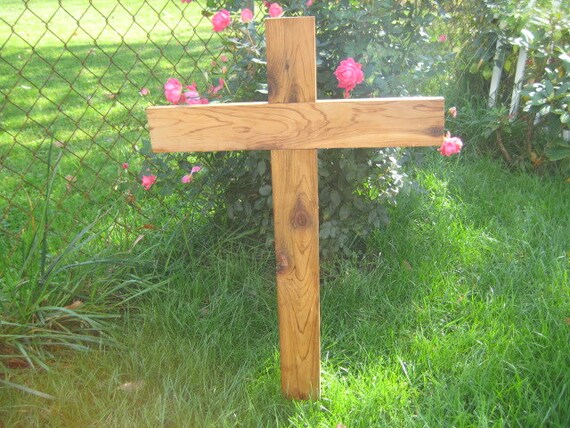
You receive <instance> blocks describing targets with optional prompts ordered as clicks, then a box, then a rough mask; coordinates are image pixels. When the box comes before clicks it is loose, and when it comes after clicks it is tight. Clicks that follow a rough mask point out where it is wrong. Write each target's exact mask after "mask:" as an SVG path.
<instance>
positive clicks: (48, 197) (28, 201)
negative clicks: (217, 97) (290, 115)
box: [0, 0, 231, 272]
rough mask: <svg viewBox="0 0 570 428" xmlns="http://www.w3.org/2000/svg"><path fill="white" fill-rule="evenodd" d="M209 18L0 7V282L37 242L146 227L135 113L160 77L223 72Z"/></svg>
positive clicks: (113, 5) (199, 13)
mask: <svg viewBox="0 0 570 428" xmlns="http://www.w3.org/2000/svg"><path fill="white" fill-rule="evenodd" d="M210 6H212V5H210ZM213 11H215V9H212V8H208V5H207V4H206V3H205V2H201V1H198V0H196V1H193V2H190V3H187V2H182V1H180V0H152V1H150V0H149V1H146V0H119V1H111V0H89V1H87V0H59V1H55V0H49V1H33V0H28V1H21V0H3V2H2V7H1V8H0V182H1V183H2V185H1V186H0V252H1V253H2V255H3V258H5V260H6V261H7V262H6V263H5V264H4V263H1V264H0V272H1V270H5V269H8V268H10V267H15V266H17V265H18V264H19V263H21V262H22V260H21V258H22V256H21V254H22V253H25V251H26V250H25V247H26V245H30V242H31V241H32V240H33V239H32V238H33V237H36V236H37V235H38V233H40V234H41V233H44V232H48V233H49V236H50V241H49V251H50V253H57V252H58V251H61V249H62V248H63V247H64V246H65V245H67V244H69V242H70V241H71V240H72V239H73V237H74V236H75V235H76V234H77V233H79V232H80V231H81V230H83V229H84V228H85V227H87V226H88V225H90V224H92V223H93V222H94V220H95V219H99V221H101V223H102V224H103V225H104V228H105V229H106V231H107V232H109V233H107V234H106V236H107V237H109V236H113V237H114V238H113V239H117V238H118V239H123V238H127V239H128V240H130V239H131V238H132V236H133V235H134V236H136V234H138V233H140V232H139V230H140V229H141V228H148V227H150V225H149V223H150V222H151V220H152V219H151V218H150V215H149V213H150V212H151V211H152V208H148V207H147V205H150V206H151V207H152V201H149V199H151V198H149V196H150V193H151V192H146V193H144V190H142V188H141V184H140V175H141V170H140V168H141V165H142V160H143V159H142V156H141V155H140V153H139V150H140V145H141V141H142V140H143V139H145V138H148V137H147V135H148V130H147V129H146V115H145V108H146V107H147V106H149V105H157V104H164V103H165V101H164V96H163V93H162V87H163V85H164V82H165V81H166V80H167V79H168V78H170V77H176V78H178V79H180V80H181V81H182V82H192V81H193V80H199V79H201V80H202V81H203V80H204V77H205V76H206V78H211V79H212V82H215V81H216V80H217V79H215V77H216V76H217V75H218V74H219V73H220V68H222V67H225V68H227V67H228V66H230V65H231V58H230V59H229V60H228V59H227V58H226V54H225V52H224V49H223V39H222V37H223V36H224V34H223V33H216V32H213V31H212V25H211V23H210V16H211V14H212V12H213ZM224 61H229V62H230V63H225V64H224ZM141 193H143V194H144V197H145V204H144V207H143V204H139V203H138V201H137V195H140V194H141ZM162 203H163V201H158V200H157V201H155V204H162ZM47 214H49V215H47ZM40 229H41V230H40Z"/></svg>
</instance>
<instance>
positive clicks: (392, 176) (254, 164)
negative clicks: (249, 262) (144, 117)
mask: <svg viewBox="0 0 570 428" xmlns="http://www.w3.org/2000/svg"><path fill="white" fill-rule="evenodd" d="M212 5H213V6H215V7H216V8H217V7H219V5H218V4H215V5H214V4H213V3H212ZM241 6H242V3H241V2H231V1H230V2H227V3H225V7H226V9H221V10H217V11H216V12H215V13H214V14H213V15H212V16H213V17H215V16H218V18H217V19H216V22H218V20H219V22H223V25H221V24H220V25H218V24H213V25H215V26H216V28H221V27H222V26H223V27H224V28H223V30H220V31H221V32H223V35H224V46H223V50H222V51H221V53H219V55H220V56H219V58H218V59H215V60H214V61H213V64H215V67H216V68H217V69H222V68H225V69H226V70H225V71H224V73H223V78H222V77H221V78H222V79H223V81H219V84H218V85H217V86H215V87H214V86H213V84H212V83H211V79H210V80H207V81H206V82H204V83H200V84H193V85H192V86H193V88H192V89H188V87H186V88H187V90H184V89H183V88H181V87H182V83H180V82H179V83H180V85H172V88H171V87H170V86H169V92H168V94H167V91H166V89H167V88H166V86H165V99H166V100H167V101H168V102H172V101H170V100H176V101H175V102H178V103H180V102H188V101H189V100H190V101H197V100H199V99H200V100H201V99H204V98H206V97H205V96H204V95H203V94H204V93H206V92H207V94H208V99H209V100H210V101H212V96H213V95H217V96H218V97H219V98H217V100H215V101H216V102H225V101H252V100H266V96H267V85H266V80H267V78H266V75H265V41H264V37H263V28H262V27H261V26H260V23H259V22H255V20H253V19H250V17H252V15H253V13H251V14H250V11H251V10H250V9H249V8H243V9H242V8H241ZM393 6H394V8H395V10H396V11H399V12H400V15H398V14H397V13H396V14H395V16H396V17H398V19H399V22H401V23H402V24H405V22H406V21H405V19H404V16H406V13H404V12H405V11H406V12H409V11H410V10H413V9H414V7H416V6H412V5H411V3H410V4H407V5H406V6H405V7H404V6H402V5H401V4H400V3H399V2H394V4H393ZM418 7H420V6H418ZM367 8H368V6H364V5H356V6H352V9H351V10H352V12H354V16H353V15H351V16H348V15H346V14H347V13H348V8H347V7H346V6H345V5H344V3H343V2H340V3H335V4H334V5H332V4H329V2H315V3H314V4H313V3H312V2H310V1H290V2H284V3H283V5H281V4H277V3H266V4H265V9H264V10H263V12H265V16H281V15H282V14H285V15H288V14H290V13H291V14H305V13H308V12H309V11H310V12H311V13H315V14H316V15H317V21H318V22H319V26H318V28H319V43H318V46H319V52H318V55H319V62H318V64H319V66H318V70H317V71H318V93H319V98H327V97H335V98H338V97H339V96H343V95H344V96H345V97H348V96H351V95H355V96H372V95H375V96H377V95H383V96H386V95H402V94H403V95H406V94H408V93H409V92H417V91H418V90H419V89H418V88H415V89H412V88H411V89H409V92H408V90H400V88H403V84H402V85H401V84H400V83H396V82H404V81H406V80H409V79H406V78H401V77H398V76H391V75H390V73H391V72H392V71H393V70H391V67H392V68H393V67H394V64H392V62H393V61H395V60H401V61H404V57H406V56H407V55H410V54H412V53H414V52H416V57H415V60H416V61H418V62H419V61H423V59H420V58H419V57H418V56H417V52H418V51H419V49H418V50H416V48H415V47H413V46H414V43H415V42H416V39H415V38H414V37H415V36H414V37H412V36H410V37H409V38H405V37H402V36H401V35H400V36H397V35H394V36H391V35H384V36H383V37H384V38H387V39H389V40H390V43H393V44H394V45H398V43H400V42H399V41H398V40H402V43H407V44H408V48H407V49H406V50H405V52H403V53H402V54H401V55H400V54H399V53H398V52H397V50H396V53H398V55H399V56H398V55H396V56H394V57H393V58H391V59H387V57H386V55H385V54H384V55H381V54H378V53H377V52H375V51H374V52H373V51H372V50H371V47H370V46H368V45H366V44H365V45H363V46H362V49H359V48H357V44H358V43H360V42H362V41H368V42H369V43H370V44H372V43H374V42H375V41H376V40H377V39H376V38H375V37H370V35H369V34H367V36H366V37H360V34H359V31H361V29H360V27H359V26H358V25H359V24H361V22H362V20H363V19H365V18H363V17H365V13H364V11H366V10H367ZM373 9H374V8H373ZM224 10H225V11H228V10H229V11H230V12H229V16H228V14H225V13H224V14H223V15H219V13H220V12H222V11H224ZM331 10H334V14H332V15H331V16H329V14H328V12H330V11H331ZM375 10H376V11H377V12H378V16H376V17H375V18H374V19H375V21H374V22H376V23H378V22H382V23H388V22H391V21H390V20H388V19H385V16H384V12H387V10H384V9H378V8H376V9H375ZM284 11H285V12H284ZM380 12H382V13H380ZM422 13H423V12H422ZM222 18H223V20H222ZM213 20H214V18H212V22H213ZM331 22H334V24H332V25H331ZM341 23H342V25H343V27H342V28H340V27H339V25H340V24H341ZM226 24H227V25H226ZM386 25H388V24H386ZM386 25H385V26H384V27H378V29H379V31H384V32H387V33H389V34H391V32H396V29H394V27H393V25H392V24H390V25H391V26H390V27H388V26H386ZM417 25H418V28H419V26H420V23H418V24H417ZM260 27H261V28H260ZM433 42H434V43H437V36H435V35H434V36H433ZM351 46H352V48H351ZM390 49H392V52H394V51H395V49H394V48H393V47H392V48H390ZM422 54H423V52H422ZM381 60H386V63H387V64H389V65H388V66H384V65H382V66H380V63H381ZM220 61H221V62H222V64H220ZM406 61H407V62H408V63H410V61H411V59H410V58H407V57H406ZM410 68H411V69H413V67H410ZM401 73H403V70H400V74H401ZM417 73H418V74H420V73H419V72H417ZM428 74H429V73H428ZM207 77H208V78H209V77H210V76H207ZM169 81H170V80H169ZM386 82H390V84H389V85H387V84H386ZM171 83H172V82H171ZM206 87H209V88H210V90H208V91H201V92H199V91H198V89H199V88H206ZM339 88H340V89H342V90H343V91H342V92H340V91H339V90H338V89H339ZM388 88H392V90H390V91H389V90H388ZM184 91H185V93H184V96H182V95H179V97H178V98H177V95H178V92H184ZM191 92H192V94H190V93H191ZM171 93H172V94H171ZM186 93H188V95H186ZM442 140H443V136H442ZM456 148H457V146H455V150H456ZM143 152H144V153H146V154H147V155H148V159H149V161H148V162H147V164H146V165H145V167H144V168H146V170H148V171H153V173H154V172H156V174H157V175H158V180H159V183H160V186H155V188H154V189H153V190H154V191H160V192H161V193H163V194H169V193H170V192H171V191H172V190H173V189H175V188H176V186H181V185H184V186H186V189H187V191H188V192H189V197H190V198H196V197H197V196H198V195H201V196H200V197H201V198H202V201H203V205H202V209H203V213H208V214H212V215H213V216H214V221H216V222H217V223H219V224H222V225H225V226H226V227H230V228H239V229H245V230H247V231H248V233H251V234H255V235H256V236H259V237H260V238H262V239H267V242H268V243H271V242H272V233H273V224H272V222H273V218H272V211H271V207H272V198H271V179H270V164H269V156H268V153H267V152H218V153H201V154H169V155H156V154H153V153H151V152H150V146H149V145H148V142H146V143H145V145H144V147H143ZM445 152H446V153H450V150H448V149H447V148H446V149H445ZM402 159H403V152H402V151H401V150H399V149H384V150H323V151H321V152H320V153H319V204H320V222H321V227H320V238H321V245H320V248H321V255H322V256H327V255H333V254H344V255H350V254H351V252H352V251H354V249H355V248H362V247H361V246H362V245H363V244H364V242H365V238H366V237H367V236H368V235H369V234H370V233H371V232H372V231H373V230H375V229H378V228H380V227H382V225H384V224H385V223H386V222H387V221H388V215H387V206H388V205H389V204H391V203H394V202H395V198H396V196H397V194H398V192H399V191H400V190H401V189H402V187H403V185H404V182H405V174H404V173H403V172H402V169H401V164H400V163H401V160H402ZM193 165H194V166H196V165H199V166H200V167H201V168H202V172H200V175H199V179H196V177H195V174H193V173H192V172H190V173H188V171H191V168H192V166H193ZM181 182H182V183H181ZM190 183H191V186H188V184H190Z"/></svg>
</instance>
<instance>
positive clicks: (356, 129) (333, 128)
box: [147, 97, 444, 152]
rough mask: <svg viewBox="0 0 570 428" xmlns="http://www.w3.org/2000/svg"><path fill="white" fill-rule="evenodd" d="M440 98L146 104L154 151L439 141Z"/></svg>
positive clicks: (373, 145)
mask: <svg viewBox="0 0 570 428" xmlns="http://www.w3.org/2000/svg"><path fill="white" fill-rule="evenodd" d="M443 106H444V101H443V98H441V97H417V98H416V97H412V98H375V99H355V100H330V101H316V102H308V103H296V104H292V103H290V104H268V103H233V104H210V105H195V106H157V107H150V108H148V109H147V115H148V122H149V128H150V136H151V140H152V146H153V150H154V151H156V152H210V151H225V150H281V149H333V148H338V149H340V148H345V149H346V148H380V147H404V146H412V147H413V146H439V145H440V144H441V141H442V135H443V110H444V109H443Z"/></svg>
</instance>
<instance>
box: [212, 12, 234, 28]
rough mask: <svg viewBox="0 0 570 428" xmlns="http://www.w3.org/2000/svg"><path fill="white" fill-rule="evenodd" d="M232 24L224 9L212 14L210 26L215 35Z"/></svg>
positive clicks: (228, 14)
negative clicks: (212, 27)
mask: <svg viewBox="0 0 570 428" xmlns="http://www.w3.org/2000/svg"><path fill="white" fill-rule="evenodd" d="M231 22H232V20H231V18H230V13H229V12H228V11H227V10H226V9H222V10H220V11H218V12H216V13H215V14H214V16H213V17H212V25H213V26H214V31H215V32H216V33H218V32H220V31H223V30H225V28H226V27H227V26H228V25H230V24H231Z"/></svg>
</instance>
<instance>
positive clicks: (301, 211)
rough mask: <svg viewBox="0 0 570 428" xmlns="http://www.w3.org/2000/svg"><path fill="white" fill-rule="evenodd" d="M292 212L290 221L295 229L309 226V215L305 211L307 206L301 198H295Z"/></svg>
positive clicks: (310, 222)
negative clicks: (295, 201)
mask: <svg viewBox="0 0 570 428" xmlns="http://www.w3.org/2000/svg"><path fill="white" fill-rule="evenodd" d="M292 214H293V215H292V218H291V223H292V226H293V227H294V228H295V229H306V228H309V227H311V225H312V220H311V215H310V213H309V212H308V211H307V208H306V207H305V204H304V202H303V201H302V200H301V199H298V200H297V203H296V204H295V208H294V209H293V213H292Z"/></svg>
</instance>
